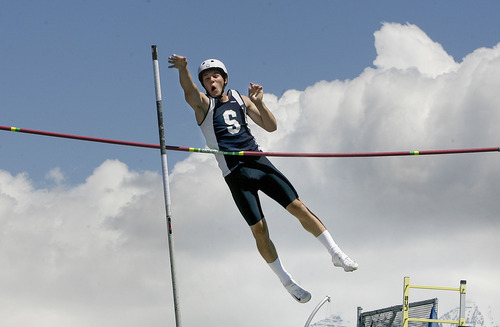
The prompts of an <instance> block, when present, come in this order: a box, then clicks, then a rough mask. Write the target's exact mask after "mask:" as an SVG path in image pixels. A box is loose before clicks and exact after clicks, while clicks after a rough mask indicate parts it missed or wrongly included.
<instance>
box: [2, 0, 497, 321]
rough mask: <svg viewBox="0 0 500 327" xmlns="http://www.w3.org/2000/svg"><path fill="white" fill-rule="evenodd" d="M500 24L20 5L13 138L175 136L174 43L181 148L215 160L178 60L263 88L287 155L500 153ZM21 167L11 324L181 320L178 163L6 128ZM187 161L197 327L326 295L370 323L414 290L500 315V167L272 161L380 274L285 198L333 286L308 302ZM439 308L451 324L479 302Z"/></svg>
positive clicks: (295, 9)
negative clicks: (207, 151)
mask: <svg viewBox="0 0 500 327" xmlns="http://www.w3.org/2000/svg"><path fill="white" fill-rule="evenodd" d="M499 9H500V3H499V2H495V1H476V2H472V1H411V2H410V1H350V2H348V1H316V0H312V1H286V2H285V1H253V2H241V1H235V2H221V1H215V2H202V1H177V2H170V1H169V2H166V1H153V0H152V1H4V2H2V3H1V4H0V33H1V34H0V35H1V38H2V42H1V43H0V57H1V58H2V70H1V74H0V82H1V87H0V100H1V107H2V111H1V113H2V114H1V119H0V125H2V126H16V127H20V128H26V129H36V130H45V131H52V132H59V133H67V134H76V135H84V136H92V137H100V138H109V139H118V140H126V141H135V142H144V143H158V131H157V121H156V105H155V95H154V82H153V68H152V61H151V45H153V44H156V45H157V46H158V50H159V61H160V70H161V83H162V94H163V108H164V118H165V123H166V140H167V144H170V145H180V146H195V147H203V146H204V140H203V138H202V135H201V133H200V131H199V129H198V127H197V126H196V123H195V121H194V115H193V113H192V110H191V109H190V108H189V107H188V105H186V104H185V102H184V99H183V94H182V91H181V88H180V86H179V84H178V76H177V72H176V71H173V70H169V69H168V68H167V66H168V63H167V57H168V55H170V54H172V53H176V54H180V55H184V56H187V58H188V60H189V67H190V68H191V71H192V72H195V71H196V68H197V65H198V64H199V63H200V62H201V61H202V60H204V59H207V58H219V59H221V60H222V61H223V62H224V63H225V64H226V66H227V68H228V70H229V87H230V88H235V89H237V90H240V91H241V92H242V93H244V94H245V93H246V90H245V89H246V88H247V86H248V84H249V82H255V83H259V84H261V85H263V86H264V91H265V93H266V94H265V101H266V104H267V105H268V107H269V108H270V109H271V110H272V111H273V112H274V113H275V115H276V117H277V120H278V125H279V127H278V131H277V132H275V133H271V134H269V133H264V132H263V131H261V130H259V129H257V128H254V127H252V131H253V132H254V134H255V136H256V137H257V139H258V141H259V143H260V144H261V145H262V146H263V147H264V149H265V150H268V151H283V152H309V151H310V152H370V151H402V150H430V149H449V148H471V147H493V146H498V145H499V139H500V134H499V131H498V127H497V126H498V123H497V122H498V120H499V119H500V115H499V111H498V108H499V106H500V103H499V100H498V96H497V94H498V89H499V88H500V77H499V76H500V59H499V58H500V51H499V46H498V44H499V42H500V36H499V32H500V22H499V20H498V12H499ZM0 153H1V158H2V160H1V163H0V224H1V225H2V229H1V232H0V233H1V235H0V236H1V237H0V266H2V267H4V268H3V269H2V270H1V271H0V289H2V290H3V291H2V294H1V295H0V304H2V305H0V322H4V323H5V324H6V325H9V324H10V325H15V326H20V327H24V326H31V325H32V321H33V319H35V318H34V317H36V319H37V321H39V322H40V323H39V326H42V327H43V326H51V327H55V326H69V325H71V326H76V327H78V326H89V325H92V326H108V325H110V324H111V325H117V326H118V325H120V326H123V327H128V326H137V325H138V324H147V325H150V326H160V325H162V326H163V325H165V322H167V324H168V323H170V322H172V321H173V309H172V299H171V286H170V284H169V283H170V281H169V278H168V276H169V273H168V270H169V267H168V262H167V251H166V246H167V245H166V237H165V222H164V212H163V209H164V206H163V197H162V188H161V176H160V157H159V153H158V151H155V150H151V149H139V148H130V147H125V146H117V145H108V144H99V143H90V142H83V141H74V140H66V139H58V138H52V137H43V136H35V135H26V134H20V133H12V132H5V131H0ZM168 158H169V165H170V166H169V168H170V177H171V193H172V194H171V195H172V203H173V213H174V228H175V233H176V235H175V236H176V245H177V247H176V250H177V254H178V257H177V263H178V273H179V276H180V289H181V295H182V304H183V317H184V319H185V325H186V326H188V325H200V324H207V325H216V324H219V325H221V326H224V327H226V326H233V325H235V322H237V323H238V325H239V326H240V327H247V326H255V325H265V326H270V327H275V326H276V327H278V326H282V325H283V324H286V325H287V326H288V325H290V326H291V325H295V324H299V325H300V324H303V323H304V321H305V320H306V319H307V317H308V316H309V313H310V312H311V311H312V309H313V308H314V306H315V305H316V304H317V303H318V301H320V299H322V298H323V297H324V296H325V295H330V296H332V302H333V304H332V306H333V309H332V312H330V313H334V314H341V315H342V316H343V317H344V319H346V320H348V321H349V323H348V325H354V321H353V319H355V316H354V314H355V312H356V311H355V310H356V307H357V306H362V307H363V308H364V309H365V310H367V311H368V310H375V309H378V308H380V307H384V306H392V305H397V304H400V301H401V285H402V280H403V277H404V276H407V275H409V276H410V277H411V278H412V281H413V282H414V283H415V284H431V285H442V286H455V285H458V283H459V281H460V280H461V279H466V280H467V281H468V292H469V293H468V298H470V299H473V300H475V301H478V302H479V303H481V304H482V305H484V304H485V303H486V304H487V305H490V306H491V307H490V309H491V312H493V313H495V314H496V317H499V316H500V307H499V305H498V301H497V294H498V292H500V279H499V277H498V270H499V269H500V264H499V262H500V261H499V260H498V253H497V252H498V251H497V249H498V247H499V246H500V243H499V242H500V241H499V240H498V237H497V235H498V230H500V223H499V222H498V217H499V216H500V212H499V209H498V196H499V195H500V179H499V174H498V167H499V165H500V162H499V160H500V157H499V156H498V154H495V153H492V154H474V155H453V156H427V157H424V156H420V157H411V158H409V157H406V158H370V159H290V158H275V159H273V160H272V161H273V162H274V163H275V164H276V165H277V166H278V167H279V168H280V170H282V171H283V172H284V173H285V174H286V175H287V176H288V177H289V179H290V180H291V181H292V183H293V184H294V185H295V186H296V188H297V189H298V192H299V194H300V196H301V198H302V199H303V200H304V201H305V202H306V203H307V204H308V206H309V207H310V208H311V210H313V211H314V212H315V213H316V214H317V215H318V216H319V217H320V218H321V219H322V221H323V222H324V223H325V224H326V226H327V227H328V228H329V229H330V231H331V232H332V235H333V236H334V238H335V240H336V241H337V242H338V243H339V244H340V245H341V247H343V248H344V250H345V251H346V252H347V253H348V254H350V255H351V256H352V257H353V258H354V259H355V260H357V261H358V263H359V264H360V269H359V271H357V272H356V273H354V274H345V273H343V272H341V271H338V270H334V269H333V268H332V265H331V262H329V258H328V257H327V256H326V255H325V253H324V251H323V249H321V247H320V246H318V244H317V243H318V242H314V240H311V237H310V235H307V234H306V233H305V232H304V231H302V230H301V229H300V227H299V226H298V224H296V222H295V221H293V220H291V219H287V217H288V216H287V215H286V213H285V212H283V210H282V208H280V207H279V206H276V205H275V204H274V203H273V202H272V201H269V200H267V199H266V198H264V199H263V200H262V201H263V205H264V211H265V212H266V216H267V217H268V218H269V219H268V224H269V226H270V230H271V237H272V238H273V241H274V242H275V244H276V245H277V247H278V251H279V253H280V257H281V258H282V261H283V262H284V264H285V266H286V267H287V269H288V270H289V272H290V273H291V274H292V275H293V276H294V278H295V279H296V280H297V281H299V282H300V283H302V284H303V286H304V287H306V288H308V289H309V290H310V291H311V293H313V300H311V302H310V303H308V304H305V305H299V304H297V303H295V302H294V301H293V300H292V299H291V298H290V297H289V295H288V294H287V293H286V292H284V290H283V289H282V287H281V285H279V282H278V281H277V279H276V278H275V276H274V275H273V274H272V273H271V271H270V270H269V268H268V267H267V266H266V265H265V263H264V262H263V261H262V259H261V258H260V257H259V256H258V253H257V251H256V249H255V247H254V242H253V240H252V238H251V235H250V232H249V231H248V227H247V226H246V225H245V223H244V221H243V219H242V218H241V217H239V214H238V213H237V211H236V208H235V207H234V205H233V204H232V200H231V199H230V195H229V193H228V190H227V187H226V186H225V185H224V182H223V180H222V178H221V176H220V171H219V170H218V168H217V167H216V164H215V160H214V159H213V158H212V157H211V156H210V155H204V154H186V153H176V152H168ZM249 281H252V282H249ZM374 281H376V282H375V283H374ZM367 289H370V290H371V289H374V290H375V291H374V292H366V290H367ZM434 296H436V295H435V294H427V293H426V294H424V295H421V296H420V295H416V296H415V298H414V299H415V300H420V299H427V298H430V297H434ZM438 297H439V299H440V311H439V313H440V314H443V313H445V312H446V311H447V310H448V309H451V308H453V307H454V306H455V305H457V304H458V297H454V296H452V297H447V296H445V295H443V296H441V295H439V296H438ZM239 298H244V299H245V300H242V301H241V303H240V302H238V301H235V300H234V299H239ZM245 301H248V302H251V303H253V304H254V307H253V310H254V312H255V314H252V315H248V309H247V305H246V302H245ZM486 310H487V309H485V311H486ZM353 316H354V317H353ZM496 321H497V323H498V321H499V320H498V319H497V320H496ZM297 322H298V323H297Z"/></svg>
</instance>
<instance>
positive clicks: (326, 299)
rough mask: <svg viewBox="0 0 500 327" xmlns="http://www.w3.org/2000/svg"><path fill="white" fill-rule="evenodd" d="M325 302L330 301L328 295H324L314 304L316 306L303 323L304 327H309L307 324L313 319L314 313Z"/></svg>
mask: <svg viewBox="0 0 500 327" xmlns="http://www.w3.org/2000/svg"><path fill="white" fill-rule="evenodd" d="M326 302H330V297H329V296H328V295H327V296H325V298H324V299H323V300H322V301H321V302H320V303H319V304H318V305H317V306H316V308H314V310H313V312H312V313H311V315H310V316H309V319H307V321H306V324H305V325H304V327H309V324H310V323H311V321H312V320H313V318H314V315H315V314H316V312H318V310H319V309H320V308H321V306H322V305H323V304H325V303H326Z"/></svg>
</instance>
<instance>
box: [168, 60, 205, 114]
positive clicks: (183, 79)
mask: <svg viewBox="0 0 500 327" xmlns="http://www.w3.org/2000/svg"><path fill="white" fill-rule="evenodd" d="M168 62H169V63H170V64H171V65H170V66H168V68H176V69H177V70H178V71H179V82H180V84H181V87H182V89H183V90H184V98H185V99H186V102H187V103H188V104H189V105H190V106H191V108H193V109H194V111H195V115H196V121H197V122H198V124H201V122H202V121H203V119H204V118H205V115H206V113H207V110H208V105H209V102H210V100H209V99H208V97H207V96H206V95H205V94H204V93H202V92H200V91H199V90H198V87H197V86H196V84H195V83H194V82H193V78H192V77H191V73H190V72H189V69H188V67H187V58H186V57H183V56H179V55H175V54H173V55H171V56H170V57H168Z"/></svg>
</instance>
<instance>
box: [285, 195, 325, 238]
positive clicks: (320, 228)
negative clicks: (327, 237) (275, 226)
mask: <svg viewBox="0 0 500 327" xmlns="http://www.w3.org/2000/svg"><path fill="white" fill-rule="evenodd" d="M286 210H287V211H288V212H290V213H291V214H292V215H294V216H295V217H296V218H297V219H298V220H299V221H300V223H301V224H302V227H304V229H305V230H307V231H308V232H310V233H311V234H313V235H314V237H318V236H319V235H321V234H322V233H323V232H324V231H326V227H325V226H324V225H323V223H322V222H321V220H319V219H318V217H316V216H315V215H314V214H313V213H312V212H311V211H310V210H309V209H308V208H307V207H306V205H305V204H304V202H302V201H301V200H300V199H296V200H294V201H293V202H292V203H290V204H289V205H288V206H287V207H286Z"/></svg>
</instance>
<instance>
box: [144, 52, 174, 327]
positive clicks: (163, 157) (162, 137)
mask: <svg viewBox="0 0 500 327" xmlns="http://www.w3.org/2000/svg"><path fill="white" fill-rule="evenodd" d="M151 48H152V52H153V71H154V79H155V93H156V110H157V114H158V131H159V134H160V153H161V167H162V174H163V193H164V196H165V212H166V218H167V228H168V231H167V235H168V249H169V254H170V271H171V276H172V291H173V296H174V310H175V326H176V327H181V326H182V325H181V314H180V309H179V295H178V293H177V281H176V279H177V278H176V273H175V256H174V234H173V230H172V213H171V209H170V207H171V202H170V187H169V181H168V164H167V151H166V147H165V129H164V126H163V111H162V104H161V87H160V68H159V64H158V52H157V50H156V45H152V46H151Z"/></svg>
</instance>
